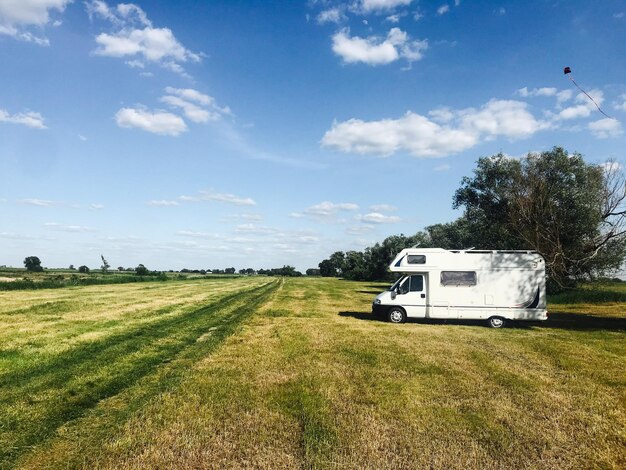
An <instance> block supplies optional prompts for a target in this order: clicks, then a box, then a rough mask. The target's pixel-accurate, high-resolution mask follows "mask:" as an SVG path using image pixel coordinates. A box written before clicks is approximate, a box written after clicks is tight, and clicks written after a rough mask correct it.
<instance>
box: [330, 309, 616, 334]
mask: <svg viewBox="0 0 626 470" xmlns="http://www.w3.org/2000/svg"><path fill="white" fill-rule="evenodd" d="M339 316H341V317H352V318H356V319H357V320H365V321H380V322H382V321H384V319H381V318H378V317H376V316H374V315H373V314H372V313H371V312H339ZM407 323H410V324H411V323H412V324H420V325H465V326H479V327H485V328H486V327H487V324H486V323H485V322H484V321H481V320H454V319H444V320H440V319H433V318H420V319H417V318H407ZM507 328H516V329H521V330H524V329H531V328H542V329H543V328H556V329H561V330H577V331H597V330H605V331H626V319H625V318H612V317H599V316H595V315H587V314H578V313H550V316H549V317H548V320H547V321H543V322H527V321H525V322H515V321H509V322H507Z"/></svg>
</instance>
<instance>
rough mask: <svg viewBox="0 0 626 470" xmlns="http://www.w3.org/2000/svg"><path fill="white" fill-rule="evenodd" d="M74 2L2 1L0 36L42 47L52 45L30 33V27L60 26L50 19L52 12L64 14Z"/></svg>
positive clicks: (43, 0)
mask: <svg viewBox="0 0 626 470" xmlns="http://www.w3.org/2000/svg"><path fill="white" fill-rule="evenodd" d="M71 1H72V0H4V1H0V34H6V35H9V36H12V37H14V38H15V39H19V40H22V41H28V42H33V43H35V44H38V45H40V46H47V45H49V44H50V42H49V41H48V39H47V38H46V37H44V36H36V35H34V34H33V33H32V32H30V31H28V28H30V27H36V28H38V29H37V31H38V32H40V31H41V29H42V28H43V27H45V26H47V25H50V24H51V25H52V26H55V25H58V24H59V23H58V22H57V21H53V20H52V19H51V18H50V13H51V12H52V11H57V12H59V13H62V12H63V10H64V9H65V7H66V5H67V4H68V3H70V2H71Z"/></svg>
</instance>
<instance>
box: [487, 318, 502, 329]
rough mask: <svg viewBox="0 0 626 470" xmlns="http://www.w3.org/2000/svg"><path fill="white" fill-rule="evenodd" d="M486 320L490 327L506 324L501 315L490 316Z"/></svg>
mask: <svg viewBox="0 0 626 470" xmlns="http://www.w3.org/2000/svg"><path fill="white" fill-rule="evenodd" d="M487 322H488V323H489V326H490V327H491V328H503V327H504V325H505V324H506V321H505V320H504V318H502V317H491V318H490V319H489V320H487Z"/></svg>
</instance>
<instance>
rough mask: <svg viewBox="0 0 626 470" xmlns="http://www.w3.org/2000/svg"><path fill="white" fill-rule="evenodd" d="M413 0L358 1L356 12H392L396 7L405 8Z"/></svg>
mask: <svg viewBox="0 0 626 470" xmlns="http://www.w3.org/2000/svg"><path fill="white" fill-rule="evenodd" d="M412 1H413V0H360V1H359V2H358V3H356V8H355V9H356V10H358V11H360V12H362V13H366V14H367V13H375V12H382V11H390V10H394V9H396V8H398V7H406V6H409V5H410V4H411V2H412Z"/></svg>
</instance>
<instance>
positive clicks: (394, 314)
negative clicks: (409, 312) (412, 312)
mask: <svg viewBox="0 0 626 470" xmlns="http://www.w3.org/2000/svg"><path fill="white" fill-rule="evenodd" d="M387 318H388V319H389V321H390V322H391V323H404V322H405V321H406V312H405V311H404V310H403V309H401V308H399V307H393V308H390V309H389V311H388V312H387Z"/></svg>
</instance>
